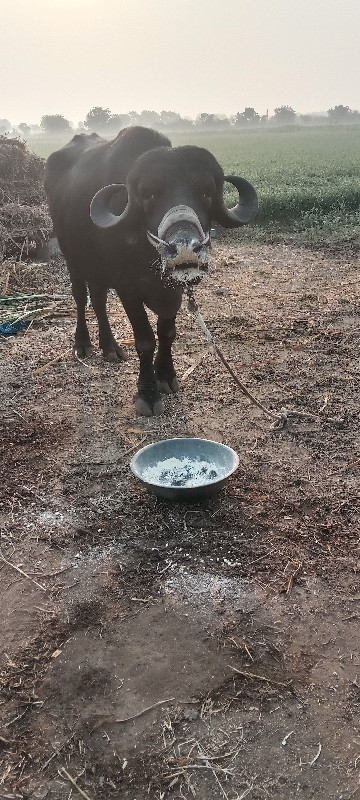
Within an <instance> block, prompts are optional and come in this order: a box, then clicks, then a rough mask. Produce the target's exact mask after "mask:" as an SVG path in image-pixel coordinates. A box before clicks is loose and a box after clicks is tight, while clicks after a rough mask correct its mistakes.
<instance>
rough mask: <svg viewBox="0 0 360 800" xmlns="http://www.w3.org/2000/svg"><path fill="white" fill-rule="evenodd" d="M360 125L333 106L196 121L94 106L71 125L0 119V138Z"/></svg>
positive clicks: (355, 116) (47, 118) (58, 118)
mask: <svg viewBox="0 0 360 800" xmlns="http://www.w3.org/2000/svg"><path fill="white" fill-rule="evenodd" d="M354 122H355V123H358V122H360V112H359V111H353V110H352V109H351V108H349V106H344V105H337V106H334V108H329V109H328V111H327V113H326V115H325V114H297V112H296V111H295V110H294V109H293V108H292V107H291V106H285V105H284V106H279V107H278V108H275V109H274V113H273V115H271V116H269V114H268V113H266V114H262V115H261V114H258V112H257V111H255V109H254V108H252V107H246V108H245V109H244V111H241V112H240V111H238V112H237V113H236V114H234V115H233V116H230V117H227V116H226V115H222V114H207V113H201V114H198V116H197V117H196V119H190V118H189V117H182V116H181V115H180V114H178V113H176V112H175V111H161V112H157V111H147V110H144V111H141V112H140V113H138V112H136V111H130V112H129V113H126V114H113V113H112V112H111V111H110V109H109V108H103V107H102V106H94V107H93V108H91V109H90V111H88V113H87V114H86V117H85V119H84V120H82V121H80V122H78V123H77V125H75V126H74V125H73V124H72V123H71V122H70V120H68V119H66V117H64V116H63V115H62V114H44V116H42V118H41V121H40V126H38V125H35V126H31V125H29V124H28V123H26V122H20V124H19V125H17V126H15V127H14V126H12V125H11V123H10V122H9V120H7V119H0V134H8V133H11V134H16V133H18V132H19V133H20V134H22V135H23V136H24V137H25V138H26V137H27V136H30V135H31V134H32V133H36V132H40V131H43V132H44V133H47V134H61V133H71V132H74V131H75V130H76V131H77V132H81V131H83V132H85V133H86V132H88V133H91V132H94V131H96V132H97V133H103V134H109V135H115V134H116V133H117V132H118V131H119V130H121V129H122V128H125V127H126V126H127V125H144V126H145V127H149V128H159V129H160V130H168V131H176V130H203V131H207V130H208V131H210V130H212V131H213V130H215V131H216V130H222V131H223V130H231V129H232V130H237V129H246V128H248V129H251V128H255V127H263V126H267V125H270V126H271V125H295V124H302V125H321V124H328V123H331V124H349V123H354Z"/></svg>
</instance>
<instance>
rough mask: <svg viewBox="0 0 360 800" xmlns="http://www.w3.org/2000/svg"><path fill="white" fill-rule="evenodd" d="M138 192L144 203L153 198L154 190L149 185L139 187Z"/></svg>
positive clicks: (149, 201)
mask: <svg viewBox="0 0 360 800" xmlns="http://www.w3.org/2000/svg"><path fill="white" fill-rule="evenodd" d="M140 194H141V198H142V200H144V202H145V203H151V202H152V200H155V191H154V189H153V188H152V187H150V186H144V187H141V189H140Z"/></svg>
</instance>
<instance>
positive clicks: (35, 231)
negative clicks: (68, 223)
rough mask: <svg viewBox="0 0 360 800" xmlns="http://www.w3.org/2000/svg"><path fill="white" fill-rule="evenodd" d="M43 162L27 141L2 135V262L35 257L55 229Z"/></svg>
mask: <svg viewBox="0 0 360 800" xmlns="http://www.w3.org/2000/svg"><path fill="white" fill-rule="evenodd" d="M43 180H44V160H43V159H42V158H39V157H38V156H36V155H35V154H34V153H30V151H29V150H28V149H27V147H26V144H25V142H22V141H20V140H19V139H8V138H7V137H6V136H0V261H2V260H4V259H5V258H14V259H16V260H21V259H24V258H27V257H29V256H34V255H36V252H37V250H38V249H39V248H40V246H41V245H43V244H44V243H45V242H46V241H47V239H48V238H49V234H50V232H51V230H52V223H51V219H50V216H49V213H48V210H47V204H46V197H45V192H44V187H43Z"/></svg>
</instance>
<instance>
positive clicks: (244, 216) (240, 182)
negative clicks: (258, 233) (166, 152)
mask: <svg viewBox="0 0 360 800" xmlns="http://www.w3.org/2000/svg"><path fill="white" fill-rule="evenodd" d="M224 180H225V181H227V182H228V183H232V184H233V186H236V188H237V190H238V192H239V200H238V203H237V205H236V206H234V207H233V208H227V206H226V205H225V201H224V197H223V195H221V196H220V197H219V198H218V207H217V209H216V221H217V222H219V224H220V225H223V226H224V228H238V227H240V225H246V223H247V222H251V220H252V219H254V217H255V216H256V214H257V211H258V207H259V202H258V197H257V194H256V191H255V189H254V187H253V186H252V185H251V183H249V182H248V181H246V180H245V178H239V177H238V176H237V175H226V176H225V178H224Z"/></svg>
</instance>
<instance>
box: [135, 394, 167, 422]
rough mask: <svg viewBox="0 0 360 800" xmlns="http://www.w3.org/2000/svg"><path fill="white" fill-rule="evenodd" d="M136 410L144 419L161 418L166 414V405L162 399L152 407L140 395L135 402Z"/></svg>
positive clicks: (156, 401)
mask: <svg viewBox="0 0 360 800" xmlns="http://www.w3.org/2000/svg"><path fill="white" fill-rule="evenodd" d="M135 408H136V411H137V413H138V414H140V415H141V416H143V417H160V416H161V414H163V413H164V403H163V401H162V400H161V399H160V398H159V400H155V402H154V403H153V404H152V405H151V404H150V403H148V402H147V400H145V399H144V398H143V397H140V395H138V396H137V398H136V400H135Z"/></svg>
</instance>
